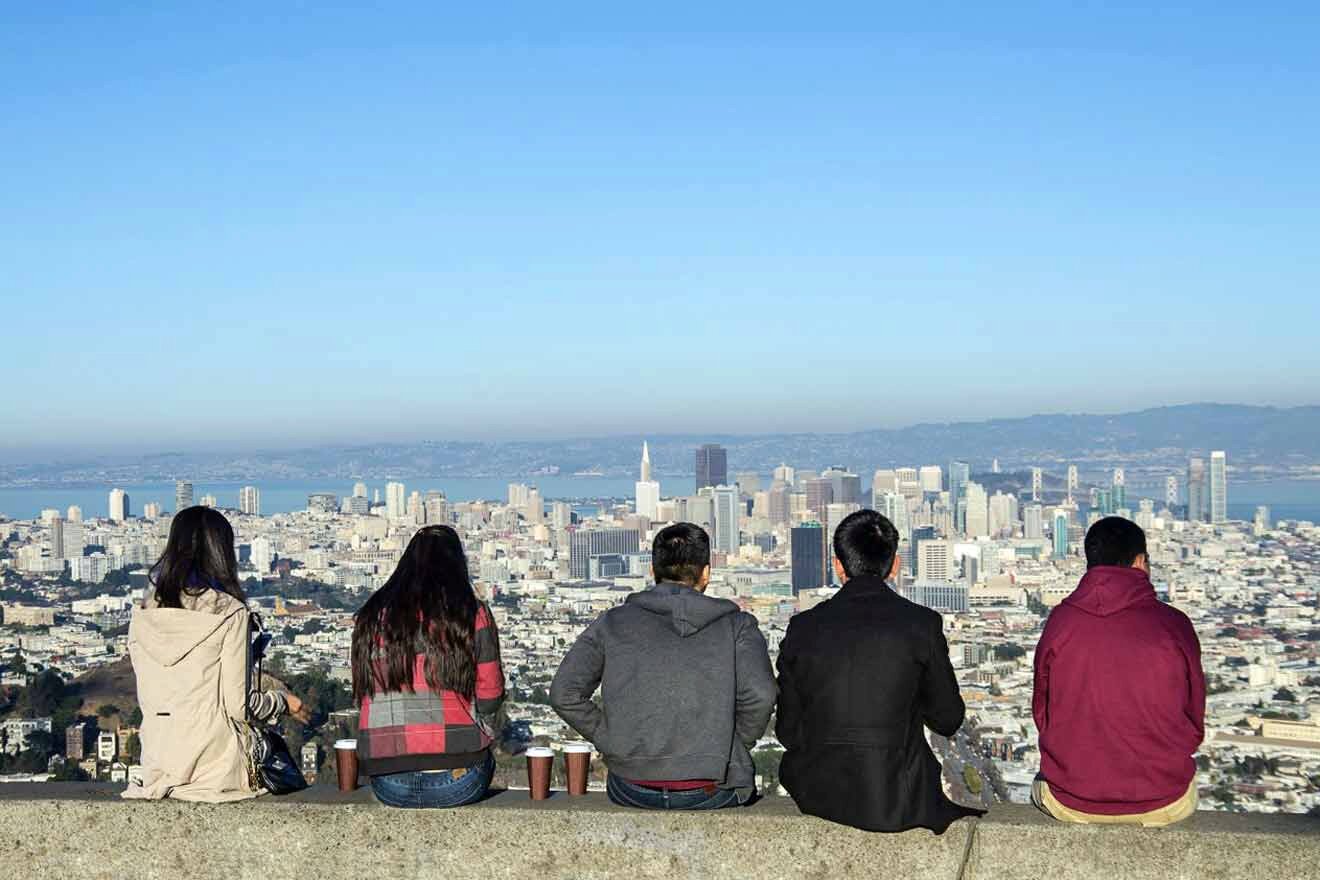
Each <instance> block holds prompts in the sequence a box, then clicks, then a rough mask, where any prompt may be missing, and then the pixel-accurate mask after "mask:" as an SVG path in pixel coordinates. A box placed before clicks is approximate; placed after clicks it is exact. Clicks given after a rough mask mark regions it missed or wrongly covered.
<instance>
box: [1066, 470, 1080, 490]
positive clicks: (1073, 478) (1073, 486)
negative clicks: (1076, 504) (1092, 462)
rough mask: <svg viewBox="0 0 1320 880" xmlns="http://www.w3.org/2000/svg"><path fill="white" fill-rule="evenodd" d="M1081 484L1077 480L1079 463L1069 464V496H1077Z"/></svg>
mask: <svg viewBox="0 0 1320 880" xmlns="http://www.w3.org/2000/svg"><path fill="white" fill-rule="evenodd" d="M1078 485H1080V484H1079V483H1078V480H1077V465H1075V464H1070V465H1068V497H1069V498H1076V497H1077V487H1078Z"/></svg>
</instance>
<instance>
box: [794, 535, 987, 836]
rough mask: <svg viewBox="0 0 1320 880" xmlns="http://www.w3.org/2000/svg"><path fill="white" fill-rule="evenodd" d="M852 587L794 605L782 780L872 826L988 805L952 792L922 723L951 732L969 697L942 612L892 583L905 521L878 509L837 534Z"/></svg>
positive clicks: (830, 812) (932, 825)
mask: <svg viewBox="0 0 1320 880" xmlns="http://www.w3.org/2000/svg"><path fill="white" fill-rule="evenodd" d="M834 553H835V559H834V567H835V571H836V572H837V573H838V575H839V579H840V580H841V581H842V582H843V589H841V590H840V591H839V593H838V595H836V596H834V598H832V599H830V600H829V601H828V602H822V603H821V604H820V605H817V606H816V607H815V608H812V609H811V610H809V611H804V612H803V613H801V614H799V615H797V616H796V617H794V618H793V620H792V621H791V622H790V623H789V627H788V633H787V634H786V635H785V636H784V641H783V644H782V645H781V646H780V649H779V661H778V667H779V711H778V720H777V723H776V726H775V733H776V734H777V735H778V737H779V741H780V742H781V743H782V744H783V745H784V748H785V753H784V760H783V764H782V765H781V767H780V771H779V779H780V782H782V783H783V785H784V787H785V788H787V789H788V792H789V794H791V795H792V796H793V800H795V801H796V802H797V805H798V808H799V809H801V810H802V812H804V813H808V814H810V815H813V816H819V817H821V818H822V819H829V820H830V821H832V822H839V823H841V824H844V825H851V826H853V827H855V828H861V829H864V830H867V831H903V830H906V829H909V828H929V829H930V830H932V831H934V832H936V833H937V834H942V833H944V831H945V830H946V829H947V828H948V827H949V824H950V823H952V822H954V821H955V820H957V819H960V818H962V817H964V816H971V815H980V814H981V811H979V810H973V809H969V808H967V807H962V806H959V805H958V804H955V803H953V802H952V801H950V800H949V799H948V798H946V797H945V796H944V791H943V789H942V788H941V786H940V773H941V768H940V764H939V762H938V761H937V760H936V759H935V755H934V754H933V753H932V752H931V750H930V746H929V745H928V744H927V743H926V738H925V736H924V734H923V731H922V728H923V727H929V728H930V729H931V730H933V731H935V732H936V733H938V734H940V735H942V736H952V735H953V734H954V732H955V731H957V730H958V727H959V726H960V725H961V724H962V721H963V714H964V706H963V701H962V697H961V695H960V694H959V693H958V680H957V679H956V678H955V677H954V674H953V667H952V665H950V663H949V648H948V644H947V643H946V642H945V640H944V630H943V622H942V620H941V618H940V615H939V614H938V613H936V612H934V611H931V610H930V609H928V608H923V607H922V606H920V605H916V604H914V603H912V602H909V601H908V600H907V599H904V598H903V597H901V596H899V595H898V594H897V593H895V592H894V591H893V590H892V589H890V587H889V585H888V584H887V583H886V578H888V577H893V576H895V575H896V574H897V573H898V564H899V560H898V531H897V530H896V529H895V528H894V526H893V524H892V523H890V522H889V520H888V519H886V518H885V517H884V516H882V515H881V514H879V513H876V512H875V511H874V510H862V511H858V512H857V513H854V514H852V515H851V516H849V517H848V518H846V519H845V520H844V521H843V522H841V523H840V524H839V527H838V529H837V530H836V531H835V533H834Z"/></svg>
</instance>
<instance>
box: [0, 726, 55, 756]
mask: <svg viewBox="0 0 1320 880" xmlns="http://www.w3.org/2000/svg"><path fill="white" fill-rule="evenodd" d="M36 731H42V732H44V733H50V732H51V726H50V719H49V718H11V719H9V720H8V721H6V722H4V724H3V725H0V736H2V737H3V739H4V744H5V753H6V754H9V755H17V754H18V753H19V752H21V751H23V750H24V749H26V748H27V745H28V736H29V735H31V734H32V733H35V732H36Z"/></svg>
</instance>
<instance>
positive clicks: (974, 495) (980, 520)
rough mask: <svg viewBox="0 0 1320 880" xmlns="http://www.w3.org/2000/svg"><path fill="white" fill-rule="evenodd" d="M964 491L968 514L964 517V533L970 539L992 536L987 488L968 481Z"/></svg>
mask: <svg viewBox="0 0 1320 880" xmlns="http://www.w3.org/2000/svg"><path fill="white" fill-rule="evenodd" d="M963 491H964V493H965V496H966V508H967V512H966V514H965V515H964V522H965V523H966V524H965V526H964V527H963V532H964V533H965V534H966V535H967V537H969V538H983V537H985V536H987V535H989V534H990V510H989V507H988V501H987V498H986V494H985V487H984V486H982V485H981V484H980V483H973V482H972V481H970V480H968V481H967V484H966V485H965V486H964V488H963Z"/></svg>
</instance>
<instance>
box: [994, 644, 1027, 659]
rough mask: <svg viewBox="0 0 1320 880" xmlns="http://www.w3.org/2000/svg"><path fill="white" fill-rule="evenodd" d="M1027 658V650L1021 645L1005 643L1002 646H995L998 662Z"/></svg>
mask: <svg viewBox="0 0 1320 880" xmlns="http://www.w3.org/2000/svg"><path fill="white" fill-rule="evenodd" d="M1025 656H1027V649H1026V648H1024V647H1022V646H1021V645H1015V644H1013V643H1012V642H1004V643H1003V644H1002V645H997V646H995V659H997V660H1016V659H1018V658H1019V657H1025Z"/></svg>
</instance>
